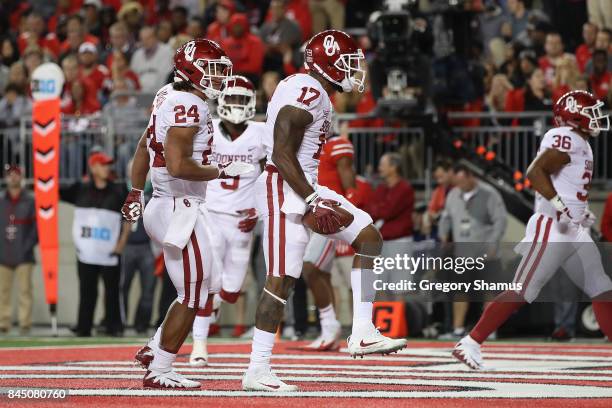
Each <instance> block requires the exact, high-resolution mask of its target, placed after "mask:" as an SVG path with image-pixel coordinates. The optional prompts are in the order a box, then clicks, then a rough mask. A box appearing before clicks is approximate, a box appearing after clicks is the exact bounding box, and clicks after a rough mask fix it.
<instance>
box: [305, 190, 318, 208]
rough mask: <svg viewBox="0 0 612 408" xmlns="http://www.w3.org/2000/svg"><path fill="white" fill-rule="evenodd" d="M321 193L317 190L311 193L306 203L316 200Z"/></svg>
mask: <svg viewBox="0 0 612 408" xmlns="http://www.w3.org/2000/svg"><path fill="white" fill-rule="evenodd" d="M318 196H319V195H318V194H317V192H316V191H314V192H313V193H312V194H310V195H309V196H308V197H306V200H304V201H306V204H308V205H310V203H312V202H313V201H314V200H316V199H317V197H318Z"/></svg>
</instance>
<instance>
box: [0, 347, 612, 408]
mask: <svg viewBox="0 0 612 408" xmlns="http://www.w3.org/2000/svg"><path fill="white" fill-rule="evenodd" d="M301 345H303V343H295V342H283V343H280V344H278V345H277V346H276V347H275V350H274V352H275V357H274V358H273V360H272V363H273V367H274V370H275V372H276V373H277V374H278V375H279V377H281V378H282V379H284V380H286V381H287V382H289V383H294V384H298V385H299V386H300V391H299V392H297V393H287V394H285V395H276V394H270V393H254V392H243V391H242V390H241V388H240V380H241V377H242V373H243V372H244V370H245V369H246V366H247V364H248V357H249V353H250V345H249V344H248V343H246V344H245V343H242V344H211V345H209V353H210V360H211V361H210V362H211V364H210V366H208V367H205V368H198V369H196V368H191V367H190V366H189V365H188V364H187V362H186V361H187V358H186V357H187V356H186V355H185V354H181V356H179V359H178V361H177V364H176V367H177V369H178V371H180V372H182V373H183V374H185V375H187V376H188V377H189V378H192V379H197V380H199V381H202V383H203V388H202V389H201V390H199V391H165V390H148V389H143V388H142V385H141V384H142V376H143V374H144V372H143V371H142V370H141V369H139V368H136V367H134V366H133V364H132V357H133V354H134V352H135V351H136V350H137V348H138V346H123V345H122V346H99V347H93V346H82V347H48V348H27V349H0V388H2V389H4V390H6V389H7V388H28V389H33V388H46V389H48V388H61V389H68V390H69V391H68V392H69V394H70V395H69V397H68V398H67V399H66V400H61V401H58V400H45V401H33V400H31V399H30V400H20V401H19V400H15V399H12V400H9V399H8V397H7V395H0V406H1V405H5V404H10V406H21V405H23V406H26V404H28V405H29V404H32V403H36V406H49V407H64V406H75V405H77V404H78V405H86V406H96V407H124V406H131V407H133V408H138V407H139V406H143V407H145V406H151V405H154V406H180V407H192V406H193V407H196V406H197V407H198V408H200V407H202V406H203V404H205V406H224V407H233V406H270V407H271V406H275V407H278V406H279V404H281V406H291V407H292V408H297V407H312V406H334V407H349V406H351V407H354V406H358V407H369V406H377V407H380V405H381V404H384V405H385V407H396V406H397V407H399V406H403V407H405V406H407V405H408V404H410V406H411V407H421V406H428V407H431V406H445V407H470V408H472V407H484V406H486V407H487V408H490V407H491V406H493V407H508V406H517V405H519V404H521V405H524V404H537V406H538V407H562V406H572V407H581V406H585V407H586V406H588V407H610V406H612V348H611V347H609V346H607V345H602V344H572V345H568V344H549V343H522V344H510V343H504V344H500V343H497V344H493V345H489V346H487V347H485V349H484V357H485V364H487V366H488V367H491V369H490V370H487V371H480V372H475V371H469V370H468V369H467V368H466V367H464V366H463V365H461V364H459V363H457V362H456V361H455V360H454V359H452V358H451V357H450V350H451V347H452V344H450V343H430V342H413V343H410V345H409V346H410V347H409V349H407V350H405V351H404V352H402V353H400V354H394V355H391V356H385V357H383V356H378V355H374V356H369V357H365V358H364V359H357V360H353V359H351V358H350V357H349V356H348V354H346V353H342V352H340V353H313V352H305V351H300V350H299V349H298V347H299V346H301ZM189 351H190V346H186V347H184V349H183V350H181V352H182V353H188V352H189ZM383 399H384V401H382V400H383ZM536 400H537V401H536ZM7 406H8V405H7Z"/></svg>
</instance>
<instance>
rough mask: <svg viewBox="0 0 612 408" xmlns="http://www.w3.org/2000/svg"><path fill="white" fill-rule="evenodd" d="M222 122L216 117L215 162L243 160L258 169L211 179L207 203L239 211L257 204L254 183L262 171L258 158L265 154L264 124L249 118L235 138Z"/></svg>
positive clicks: (210, 206) (212, 207)
mask: <svg viewBox="0 0 612 408" xmlns="http://www.w3.org/2000/svg"><path fill="white" fill-rule="evenodd" d="M220 124H221V121H220V120H219V119H214V120H213V127H214V131H215V139H214V142H213V146H212V150H213V151H212V155H211V161H213V162H216V163H227V162H229V161H242V162H246V163H251V164H252V165H253V166H254V167H255V169H254V170H253V171H252V172H250V173H247V174H242V175H240V176H236V177H233V178H230V179H217V180H212V181H209V182H208V190H207V195H208V196H207V198H206V207H207V208H208V209H209V210H212V211H216V212H221V213H227V214H232V215H236V211H240V210H245V209H248V208H253V207H255V194H254V192H253V186H254V185H255V180H257V177H259V175H260V174H261V169H260V166H259V161H260V160H262V159H264V158H265V157H266V156H265V153H264V149H263V145H262V140H261V139H262V137H263V133H264V131H265V124H264V123H262V122H251V121H249V122H247V128H246V129H245V130H244V132H243V133H242V134H241V135H240V136H239V137H238V138H237V139H235V140H231V138H230V136H229V135H227V134H226V132H225V131H224V130H223V129H222V128H221V127H220Z"/></svg>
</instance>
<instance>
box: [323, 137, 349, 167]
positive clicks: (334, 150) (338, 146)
mask: <svg viewBox="0 0 612 408" xmlns="http://www.w3.org/2000/svg"><path fill="white" fill-rule="evenodd" d="M326 153H329V156H330V159H331V161H332V163H334V164H336V163H338V160H340V159H341V158H342V157H349V158H351V159H352V158H353V156H354V154H355V150H354V149H353V145H352V144H351V142H349V141H341V142H338V143H334V144H333V145H331V146H330V147H329V150H328V152H326Z"/></svg>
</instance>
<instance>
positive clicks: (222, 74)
mask: <svg viewBox="0 0 612 408" xmlns="http://www.w3.org/2000/svg"><path fill="white" fill-rule="evenodd" d="M174 69H175V78H174V83H172V84H169V85H165V86H164V87H163V88H161V89H160V90H159V91H158V92H157V94H156V96H155V99H154V101H153V107H152V108H153V110H152V113H151V118H150V119H149V126H148V129H147V131H146V132H145V133H144V134H143V136H142V138H141V139H140V141H139V143H138V147H137V150H136V152H135V153H134V159H133V165H132V175H131V181H132V186H133V188H132V190H131V191H130V193H129V194H128V197H127V199H126V202H125V204H124V205H123V208H122V213H123V215H124V217H125V218H126V219H127V220H128V221H130V222H135V221H136V220H137V219H138V218H139V217H140V216H141V215H142V214H144V226H145V229H146V231H147V233H148V234H149V236H150V237H151V239H153V240H154V241H155V242H157V243H158V244H159V245H163V252H164V262H165V265H166V269H167V271H168V275H169V276H170V278H171V280H172V283H173V284H174V286H175V288H176V291H177V299H176V301H175V302H174V303H173V304H172V305H171V306H170V308H169V309H168V313H167V314H166V318H165V320H164V322H163V323H162V325H161V326H160V327H159V328H158V330H157V332H156V333H155V336H154V337H153V338H152V339H151V340H150V341H149V343H148V344H147V345H146V346H144V347H143V348H142V349H140V350H139V351H138V352H137V354H136V357H135V358H136V361H137V362H138V363H139V364H140V365H142V366H143V367H144V368H146V369H147V372H146V374H145V376H144V379H143V385H144V386H145V387H150V388H172V389H179V388H198V387H199V386H200V383H199V382H196V381H191V380H188V379H186V378H185V377H183V376H182V375H181V374H179V373H177V372H175V371H174V370H173V369H172V364H173V362H174V360H175V359H176V353H177V352H178V350H179V349H180V347H181V345H182V344H183V342H184V340H185V338H186V337H187V335H188V334H189V332H190V331H191V327H192V325H193V320H194V318H195V315H196V311H197V310H198V309H199V308H205V307H207V306H208V307H210V306H211V304H212V297H211V296H208V294H209V292H214V291H216V290H218V286H219V283H220V279H219V278H218V277H216V276H215V270H214V269H213V268H212V258H211V256H206V254H207V253H209V251H208V249H207V248H210V247H211V245H212V237H211V234H210V232H209V229H210V227H209V226H208V225H207V223H209V222H210V221H209V220H208V219H207V218H208V217H207V216H206V214H205V212H204V210H203V209H202V204H203V202H204V199H205V196H206V184H207V183H206V182H207V181H210V180H214V179H217V178H220V177H234V176H239V175H242V174H245V173H247V172H250V171H252V166H251V165H250V164H245V163H242V162H229V163H226V164H223V165H211V164H210V163H211V162H210V154H211V152H212V149H211V145H212V141H213V124H212V118H211V116H210V113H209V112H208V105H207V103H206V100H208V99H215V98H217V97H218V96H219V94H220V88H221V84H222V83H223V80H225V79H226V78H227V77H228V76H230V75H231V70H232V63H231V62H230V60H229V59H228V58H227V56H226V55H225V52H224V51H223V50H222V49H221V48H220V47H219V46H218V45H217V44H216V43H214V42H212V41H209V40H204V39H198V40H192V41H189V42H187V43H186V44H185V45H183V46H182V47H181V48H179V49H178V50H177V52H176V54H175V56H174ZM149 168H150V170H151V183H152V184H153V198H152V199H151V200H150V201H149V203H148V205H147V207H146V211H144V213H143V210H144V203H143V192H142V189H143V187H144V183H145V179H146V175H147V173H148V171H149ZM202 254H204V256H202Z"/></svg>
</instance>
